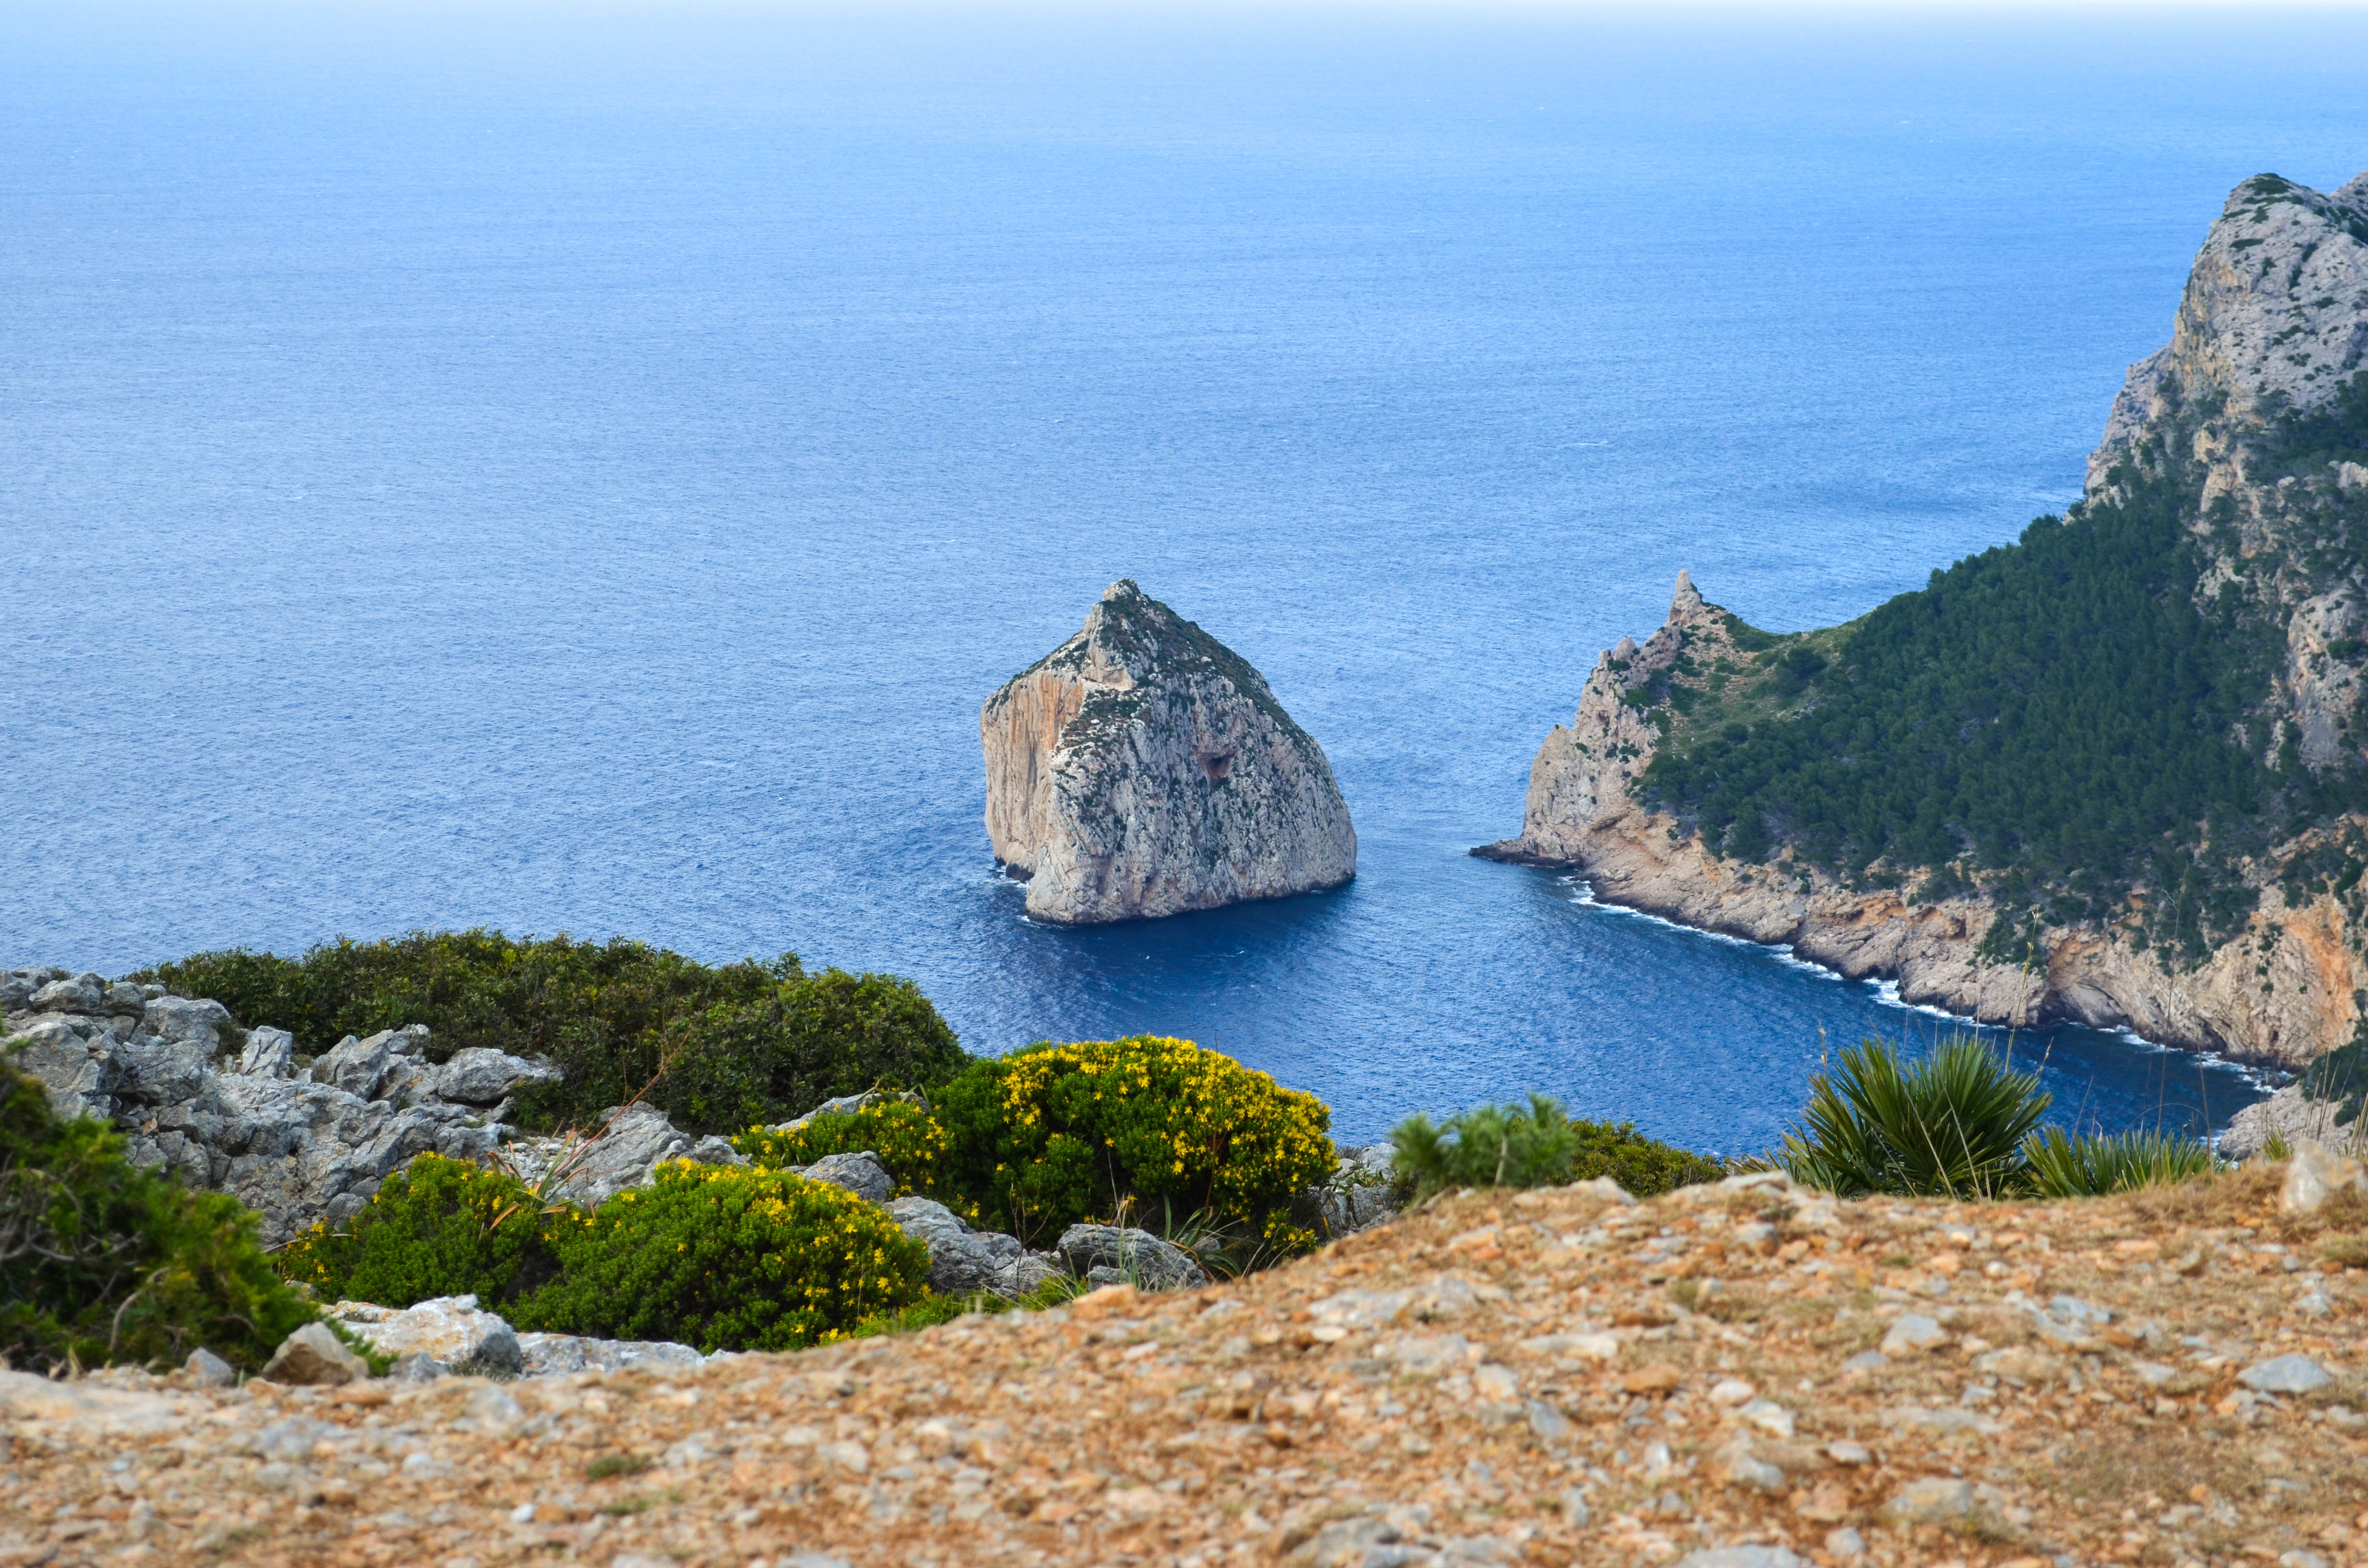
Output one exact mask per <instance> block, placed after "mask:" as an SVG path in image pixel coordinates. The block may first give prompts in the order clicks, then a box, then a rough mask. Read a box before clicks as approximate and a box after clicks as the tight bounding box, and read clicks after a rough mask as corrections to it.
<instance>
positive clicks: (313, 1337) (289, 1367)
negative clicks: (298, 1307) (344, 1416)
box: [263, 1323, 370, 1387]
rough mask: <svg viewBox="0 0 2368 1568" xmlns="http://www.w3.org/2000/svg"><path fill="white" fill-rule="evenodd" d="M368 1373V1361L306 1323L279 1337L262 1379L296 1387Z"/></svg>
mask: <svg viewBox="0 0 2368 1568" xmlns="http://www.w3.org/2000/svg"><path fill="white" fill-rule="evenodd" d="M369 1376H370V1363H369V1362H367V1361H365V1360H363V1359H362V1358H360V1357H359V1356H357V1355H355V1354H354V1353H353V1352H352V1351H350V1350H348V1349H347V1348H346V1346H345V1344H344V1342H343V1341H341V1340H339V1339H338V1338H337V1336H336V1335H334V1334H332V1333H330V1332H329V1330H328V1329H327V1328H326V1327H324V1325H322V1324H317V1323H308V1324H305V1325H304V1326H303V1327H302V1328H300V1329H298V1330H297V1331H296V1332H295V1333H293V1334H291V1335H289V1336H288V1337H287V1338H285V1339H283V1340H281V1341H280V1342H279V1349H277V1350H275V1351H273V1352H272V1353H271V1359H270V1360H269V1361H268V1362H267V1363H265V1365H264V1368H263V1377H264V1381H267V1382H274V1383H290V1384H294V1385H297V1386H299V1387H311V1386H321V1387H332V1386H336V1385H337V1384H341V1383H351V1382H359V1381H361V1380H363V1379H365V1378H367V1377H369Z"/></svg>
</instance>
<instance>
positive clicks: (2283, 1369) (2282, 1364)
mask: <svg viewBox="0 0 2368 1568" xmlns="http://www.w3.org/2000/svg"><path fill="white" fill-rule="evenodd" d="M2237 1381H2238V1382H2240V1383H2242V1384H2244V1385H2245V1386H2246V1387H2247V1388H2248V1389H2251V1390H2253V1391H2254V1392H2257V1393H2311V1392H2316V1391H2317V1390H2319V1389H2323V1388H2325V1387H2326V1386H2327V1385H2328V1384H2329V1383H2331V1382H2333V1381H2335V1380H2334V1378H2332V1377H2331V1376H2329V1375H2328V1370H2327V1369H2326V1368H2324V1367H2322V1366H2320V1365H2319V1364H2318V1363H2317V1362H2316V1361H2314V1360H2312V1359H2311V1358H2309V1357H2307V1356H2272V1357H2271V1358H2269V1359H2268V1360H2266V1361H2257V1362H2255V1363H2254V1364H2253V1365H2251V1366H2249V1367H2248V1368H2246V1369H2244V1370H2243V1371H2241V1372H2239V1373H2237Z"/></svg>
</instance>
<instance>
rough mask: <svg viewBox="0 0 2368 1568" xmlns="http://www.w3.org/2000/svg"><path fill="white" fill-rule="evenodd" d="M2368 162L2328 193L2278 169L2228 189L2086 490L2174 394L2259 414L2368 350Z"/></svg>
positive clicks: (2348, 368)
mask: <svg viewBox="0 0 2368 1568" xmlns="http://www.w3.org/2000/svg"><path fill="white" fill-rule="evenodd" d="M2363 297H2368V174H2363V175H2361V176H2358V177H2357V178H2355V179H2353V180H2352V181H2351V183H2350V184H2348V185H2345V186H2343V187H2340V188H2339V189H2337V190H2335V191H2332V192H2330V193H2328V194H2324V195H2322V194H2321V193H2319V192H2318V191H2316V190H2312V189H2310V188H2308V187H2305V186H2299V185H2295V184H2294V183H2293V182H2291V181H2289V180H2285V179H2282V178H2280V177H2279V176H2276V175H2256V176H2253V177H2252V178H2251V179H2248V180H2247V181H2245V183H2244V184H2242V185H2240V186H2238V187H2237V188H2236V189H2235V190H2233V191H2230V192H2229V193H2228V200H2227V203H2226V206H2224V207H2223V208H2222V209H2221V213H2220V219H2219V222H2215V223H2214V224H2213V225H2212V231H2211V233H2209V234H2208V235H2206V236H2205V238H2204V241H2203V249H2202V250H2201V251H2199V252H2198V253H2197V255H2196V257H2195V267H2194V269H2193V270H2192V272H2191V273H2190V274H2189V276H2188V279H2187V291H2186V293H2185V294H2184V295H2183V296H2182V297H2181V298H2180V304H2179V316H2178V319H2177V321H2176V322H2175V323H2174V324H2173V325H2172V327H2171V335H2170V342H2169V344H2167V345H2165V346H2164V347H2161V348H2159V349H2157V350H2156V351H2155V352H2154V353H2153V354H2150V355H2148V356H2147V357H2146V358H2144V359H2142V360H2140V361H2139V362H2138V363H2136V364H2135V365H2133V366H2131V367H2130V372H2129V377H2128V380H2127V381H2125V382H2124V383H2123V387H2122V391H2121V395H2120V396H2118V397H2116V398H2115V399H2114V400H2113V411H2112V417H2111V418H2109V419H2108V420H2107V421H2106V424H2105V435H2104V439H2103V440H2101V441H2100V442H2099V443H2098V446H2097V449H2096V451H2095V452H2094V453H2092V454H2091V455H2090V456H2089V486H2088V487H2089V494H2092V495H2093V494H2097V493H2098V492H2099V491H2100V490H2101V489H2103V488H2104V487H2105V485H2106V483H2107V482H2108V481H2107V476H2108V474H2109V473H2110V472H2111V470H2112V466H2113V464H2114V463H2115V462H2117V461H2118V460H2120V459H2121V458H2122V457H2123V455H2124V454H2125V453H2126V452H2128V450H2129V449H2130V447H2131V445H2132V443H2133V442H2134V441H2136V440H2138V439H2141V438H2142V437H2143V436H2144V434H2145V433H2146V430H2147V429H2148V428H2149V427H2151V426H2154V425H2156V424H2157V422H2159V421H2160V420H2161V419H2162V418H2163V417H2164V415H2166V414H2167V413H2168V412H2169V409H2170V407H2171V405H2172V403H2173V400H2174V399H2177V398H2183V399H2184V400H2185V401H2187V402H2190V403H2194V402H2197V401H2199V400H2202V399H2203V398H2205V397H2208V396H2213V395H2215V394H2216V395H2218V396H2220V397H2223V398H2226V417H2227V418H2229V419H2231V420H2250V419H2254V418H2258V417H2260V416H2262V415H2266V414H2268V413H2270V412H2271V409H2272V408H2274V407H2276V406H2279V405H2281V404H2282V405H2283V407H2286V408H2290V409H2295V410H2303V409H2309V408H2315V407H2317V405H2318V404H2320V403H2324V402H2326V401H2327V399H2328V397H2329V396H2330V395H2331V394H2332V393H2333V392H2334V391H2335V389H2336V386H2337V384H2338V383H2339V382H2340V381H2342V380H2343V379H2344V378H2345V377H2346V376H2348V375H2350V374H2351V372H2353V371H2354V370H2356V369H2359V368H2360V366H2361V364H2362V360H2363V359H2368V312H2363V311H2362V299H2363Z"/></svg>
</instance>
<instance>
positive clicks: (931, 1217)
mask: <svg viewBox="0 0 2368 1568" xmlns="http://www.w3.org/2000/svg"><path fill="white" fill-rule="evenodd" d="M888 1212H889V1213H890V1214H892V1215H894V1216H895V1220H896V1224H897V1226H898V1228H900V1229H901V1230H903V1231H904V1233H905V1234H906V1235H908V1236H910V1237H912V1238H913V1239H914V1240H915V1241H917V1242H919V1243H921V1244H923V1245H925V1246H927V1247H928V1249H929V1289H930V1290H935V1291H936V1292H938V1294H939V1295H941V1296H971V1295H976V1294H979V1293H980V1292H982V1291H984V1292H986V1293H989V1294H993V1295H997V1296H1003V1297H1006V1298H1017V1297H1019V1296H1024V1295H1027V1294H1028V1293H1029V1292H1030V1291H1032V1290H1035V1289H1036V1288H1037V1287H1038V1286H1040V1285H1042V1284H1043V1283H1044V1281H1045V1280H1047V1279H1050V1278H1057V1277H1059V1276H1060V1275H1061V1274H1062V1273H1063V1272H1064V1271H1063V1270H1062V1268H1061V1267H1060V1265H1059V1262H1058V1260H1056V1259H1053V1258H1049V1257H1046V1256H1044V1255H1042V1254H1040V1253H1031V1252H1030V1251H1029V1250H1028V1249H1027V1248H1026V1247H1025V1246H1024V1245H1022V1244H1020V1241H1019V1237H1017V1236H1008V1235H1005V1234H1003V1233H1000V1232H997V1231H974V1230H973V1229H971V1226H970V1222H969V1221H966V1220H964V1219H963V1218H962V1216H961V1215H959V1214H957V1213H955V1212H954V1211H953V1210H951V1209H949V1208H947V1207H946V1206H945V1205H944V1204H942V1203H939V1202H937V1201H936V1200H934V1199H928V1198H900V1199H896V1200H895V1201H894V1203H891V1204H889V1205H888ZM1031 1266H1032V1267H1031Z"/></svg>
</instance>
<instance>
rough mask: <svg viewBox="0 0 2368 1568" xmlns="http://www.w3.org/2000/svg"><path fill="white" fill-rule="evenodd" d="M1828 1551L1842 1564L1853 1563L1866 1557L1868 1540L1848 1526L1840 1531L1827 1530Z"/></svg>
mask: <svg viewBox="0 0 2368 1568" xmlns="http://www.w3.org/2000/svg"><path fill="white" fill-rule="evenodd" d="M1826 1551H1827V1554H1828V1555H1830V1556H1832V1557H1834V1558H1836V1559H1838V1560H1839V1561H1840V1562H1851V1561H1853V1560H1855V1559H1857V1558H1861V1557H1863V1556H1865V1555H1866V1538H1865V1537H1864V1536H1862V1535H1861V1534H1859V1533H1858V1531H1856V1530H1854V1529H1852V1528H1850V1527H1849V1526H1848V1525H1844V1526H1843V1527H1842V1528H1839V1529H1838V1530H1827V1532H1826Z"/></svg>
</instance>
